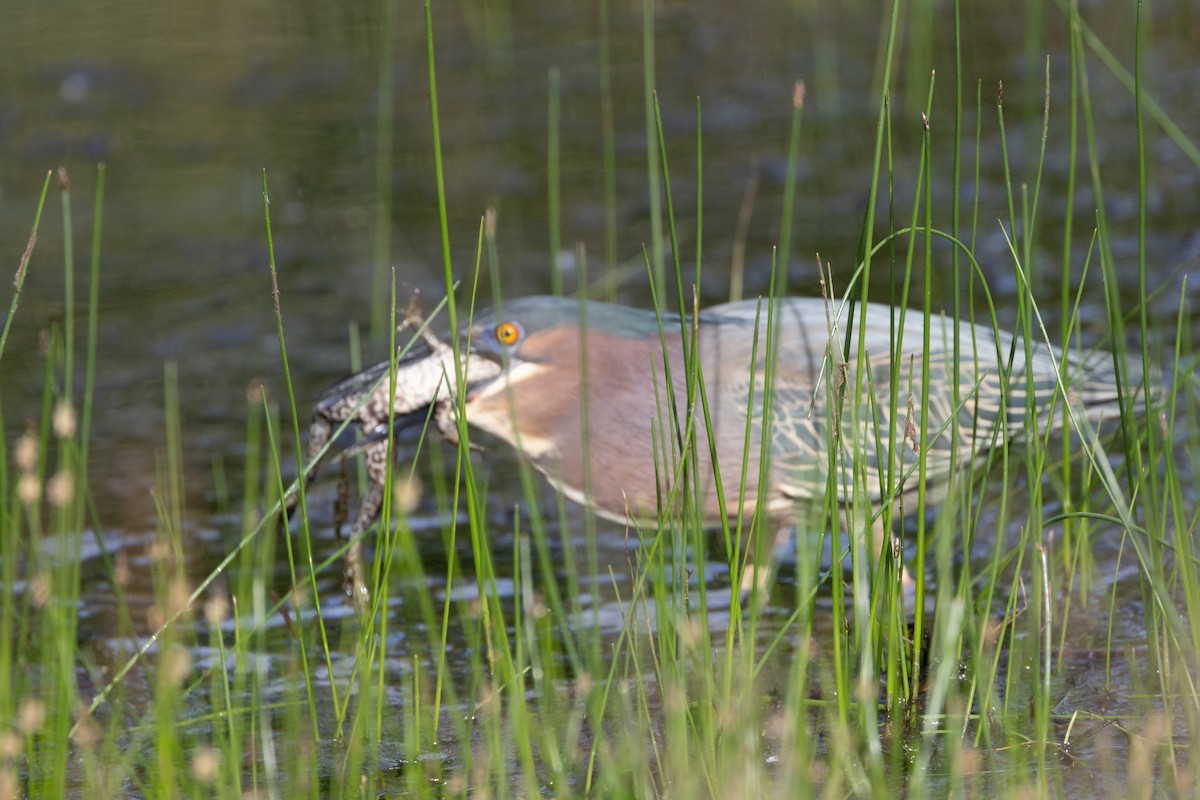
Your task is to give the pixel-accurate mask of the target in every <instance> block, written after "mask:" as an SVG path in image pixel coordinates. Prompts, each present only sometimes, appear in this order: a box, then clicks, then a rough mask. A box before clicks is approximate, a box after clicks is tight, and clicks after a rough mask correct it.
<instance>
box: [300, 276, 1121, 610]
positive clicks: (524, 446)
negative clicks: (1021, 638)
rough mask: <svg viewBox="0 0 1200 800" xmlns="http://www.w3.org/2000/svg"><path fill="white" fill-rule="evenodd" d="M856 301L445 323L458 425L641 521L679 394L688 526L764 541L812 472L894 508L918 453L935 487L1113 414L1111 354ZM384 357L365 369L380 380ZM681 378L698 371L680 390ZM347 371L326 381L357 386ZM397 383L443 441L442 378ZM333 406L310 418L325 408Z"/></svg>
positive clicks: (563, 310)
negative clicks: (456, 338) (752, 525)
mask: <svg viewBox="0 0 1200 800" xmlns="http://www.w3.org/2000/svg"><path fill="white" fill-rule="evenodd" d="M861 310H862V307H861V306H859V307H857V309H856V310H855V312H854V313H853V315H851V314H850V313H849V312H848V311H847V309H846V307H844V306H843V307H835V305H834V304H832V303H827V302H826V301H824V300H822V299H819V298H788V299H782V300H776V301H773V302H772V301H763V302H761V303H760V302H757V301H746V302H739V303H730V304H726V305H719V306H714V307H711V308H707V309H705V310H703V311H700V312H699V314H698V315H697V316H696V317H695V319H694V320H693V319H691V318H685V319H682V320H681V318H680V317H678V316H675V315H666V314H664V315H658V314H656V313H655V312H653V311H644V310H638V309H633V308H628V307H624V306H619V305H609V304H605V303H598V302H580V301H578V300H574V299H569V298H560V297H528V298H522V299H518V300H513V301H509V302H507V303H505V304H504V305H503V308H502V309H500V308H497V309H492V310H489V311H486V312H484V313H482V314H479V315H477V316H476V317H475V318H474V320H473V321H472V322H471V324H470V327H469V328H468V329H466V330H464V331H463V334H462V337H461V342H460V343H461V344H462V345H463V346H465V347H467V348H468V350H467V353H468V360H467V362H466V380H465V383H466V389H467V391H466V396H465V405H464V410H465V416H466V422H467V423H468V424H469V425H470V426H472V427H473V428H477V429H480V430H482V431H486V432H487V433H489V434H492V435H494V436H496V437H498V438H500V439H502V440H504V441H506V442H508V443H509V444H511V445H512V446H513V447H514V448H516V449H517V450H518V451H519V452H520V453H521V454H522V455H523V456H524V457H525V458H526V459H527V460H528V461H529V463H531V464H532V465H533V466H534V467H535V468H536V469H537V470H538V471H539V472H541V473H542V474H543V475H544V476H545V477H546V478H547V479H548V480H549V482H550V483H551V484H552V485H553V486H554V487H555V488H556V489H557V490H558V491H560V492H562V493H563V494H564V495H565V496H566V497H568V498H570V499H571V500H574V501H576V502H578V503H581V504H583V505H585V506H587V507H588V508H590V509H592V510H594V511H595V512H596V513H597V514H599V515H600V516H602V517H605V518H608V519H612V520H616V521H618V522H626V521H627V520H629V519H631V518H633V519H637V520H641V521H643V522H649V523H650V524H653V523H654V522H655V521H656V520H655V514H656V511H657V509H658V508H659V507H660V498H661V497H664V496H668V495H664V494H663V492H664V490H668V491H669V490H670V488H671V485H672V482H673V481H674V480H676V479H677V478H678V474H677V473H676V472H675V466H674V465H675V464H676V463H678V458H679V456H678V454H679V452H680V451H679V446H680V443H681V442H682V441H683V439H682V437H680V436H679V435H678V433H677V432H678V431H680V430H686V429H687V428H688V425H689V423H688V421H687V420H686V419H685V411H686V404H687V398H688V397H689V396H690V397H693V398H695V404H694V406H693V407H694V409H695V411H694V413H695V430H696V435H695V439H694V441H695V442H696V443H697V444H696V448H697V451H696V454H695V455H696V457H695V458H694V460H693V461H692V463H693V464H694V465H695V469H696V473H695V474H694V475H693V476H692V480H694V481H696V483H695V484H693V485H695V486H698V487H700V489H699V492H700V493H699V496H697V497H694V498H693V502H694V503H695V504H696V506H697V507H698V509H699V515H700V521H701V522H702V523H703V524H704V525H705V526H710V527H718V526H720V525H721V523H722V521H723V517H724V518H725V519H728V520H730V523H731V524H730V527H731V528H734V527H735V526H736V522H737V520H738V519H739V517H740V518H741V519H742V520H743V521H748V520H749V519H750V515H752V514H753V513H754V511H755V509H756V508H757V509H759V510H761V511H762V512H764V513H765V515H766V516H767V518H768V519H769V521H770V522H771V523H772V524H773V525H774V527H775V530H776V532H777V533H776V541H775V543H774V545H773V546H772V549H771V552H773V551H774V547H775V546H777V545H778V544H779V543H780V534H781V533H782V532H784V531H788V532H790V529H791V527H792V526H793V525H794V523H795V521H796V519H797V513H798V512H797V509H798V508H803V507H805V506H806V505H807V506H809V507H811V506H813V505H815V504H819V503H821V502H822V501H823V499H824V498H825V497H826V496H827V491H828V489H829V487H830V481H831V479H832V481H833V485H834V487H835V488H834V492H835V493H836V495H837V497H838V499H839V501H840V502H842V503H849V502H850V497H849V496H848V494H849V493H850V492H851V491H853V492H854V493H855V494H856V496H858V497H860V498H863V499H866V500H867V501H869V502H870V503H871V504H873V505H874V507H875V508H876V509H878V508H880V507H882V506H883V505H884V504H885V503H886V502H887V501H889V500H890V501H891V502H893V503H895V504H896V505H898V506H900V507H901V508H904V509H907V510H909V511H910V512H911V511H915V510H916V509H915V505H916V497H917V489H918V484H919V481H918V476H919V475H920V473H919V472H918V471H917V469H916V467H915V465H916V464H917V462H918V456H917V452H918V451H919V448H924V454H925V464H924V480H925V486H926V487H927V488H928V489H929V490H930V491H931V492H933V493H934V495H935V496H936V494H938V493H939V492H944V490H945V487H946V486H947V485H948V484H949V483H950V482H951V479H952V477H953V476H952V470H956V469H966V468H967V467H968V466H970V465H971V464H973V463H976V462H978V461H979V460H980V459H981V458H983V457H985V456H986V455H987V453H988V452H989V451H990V450H992V449H995V448H998V447H1002V446H1004V445H1005V444H1006V443H1008V442H1010V441H1013V440H1014V439H1016V438H1018V437H1021V436H1024V435H1025V434H1026V432H1027V431H1028V430H1029V425H1030V422H1031V421H1036V423H1037V426H1038V430H1039V432H1044V431H1045V430H1046V428H1047V427H1048V426H1051V427H1061V426H1063V425H1064V420H1065V418H1066V417H1067V416H1068V415H1069V416H1074V417H1075V418H1076V419H1078V420H1082V419H1087V420H1090V421H1091V422H1093V423H1095V422H1096V421H1098V420H1099V419H1100V418H1101V417H1104V416H1108V417H1113V416H1116V415H1117V413H1118V398H1119V392H1118V384H1117V378H1116V374H1115V371H1114V368H1113V359H1112V355H1111V354H1099V353H1093V354H1088V355H1077V354H1071V355H1069V356H1067V357H1065V358H1064V356H1063V355H1062V354H1061V353H1059V352H1058V351H1056V350H1054V349H1052V348H1050V347H1049V346H1047V345H1044V344H1034V343H1026V342H1024V341H1023V340H1022V339H1021V338H1020V337H1014V336H1013V335H1011V334H1009V333H1005V332H1003V331H1000V332H996V331H993V329H992V328H990V327H985V326H981V325H971V324H967V323H964V322H960V321H958V320H954V319H949V318H947V317H945V316H940V315H936V316H931V317H930V318H929V330H928V334H929V335H928V357H927V358H925V357H923V355H922V354H923V352H924V348H925V334H926V330H925V322H926V320H925V317H924V315H923V314H920V313H917V312H908V313H907V314H903V313H902V312H901V311H900V310H899V309H894V308H892V307H890V306H885V305H877V304H867V305H866V308H865V324H862V323H861V320H860V317H859V311H861ZM847 335H848V336H849V341H848V342H847ZM433 342H434V344H433V346H432V349H433V350H434V351H435V352H434V353H433V354H432V355H430V356H427V357H426V358H425V361H424V362H419V363H421V364H422V365H421V367H420V369H421V370H422V373H421V374H427V373H428V372H429V360H430V359H434V361H435V362H436V364H437V367H438V370H439V371H440V370H442V369H443V366H444V368H445V373H444V374H453V366H452V352H451V351H450V349H449V347H448V345H445V344H442V343H440V342H438V341H437V340H433ZM689 342H690V344H689ZM956 345H957V347H956ZM860 347H861V348H862V352H863V353H864V354H865V355H864V356H863V357H862V360H861V362H860V357H859V355H858V353H859V349H860ZM688 348H692V352H693V353H694V362H693V363H694V364H695V365H696V369H693V370H691V371H689V369H688V368H687V367H688V365H687V363H686V361H685V352H686V351H687V350H688ZM956 351H957V352H956ZM847 355H848V358H847ZM860 363H861V364H862V365H863V366H865V369H858V368H857V365H859V364H860ZM386 369H387V365H386V364H384V365H379V366H377V367H375V368H373V372H372V371H368V372H369V374H371V375H374V376H379V375H381V374H382V375H384V376H386ZM404 369H408V367H402V370H404ZM413 369H416V367H414V368H413ZM366 374H368V373H364V375H366ZM413 374H416V373H415V372H414V373H413ZM689 374H690V375H692V376H698V378H699V379H700V380H702V387H701V386H700V385H699V382H696V383H695V384H694V385H693V391H692V394H691V395H689V387H688V382H689ZM356 380H357V382H355V381H356ZM926 380H927V381H928V389H927V393H926V392H925V390H924V389H923V387H924V383H925V381H926ZM364 383H365V381H364V379H363V378H358V379H351V381H350V382H349V383H347V384H345V385H348V386H352V387H357V388H358V389H360V390H361V389H362V387H363V386H364ZM415 385H416V384H415V383H410V378H409V377H408V374H407V373H406V372H404V371H400V372H398V373H397V387H396V392H397V396H396V397H395V398H394V399H393V406H394V413H395V414H397V415H399V414H400V413H401V412H406V411H409V410H411V409H412V408H414V407H416V406H423V407H426V408H427V407H428V405H429V404H431V403H432V404H434V405H438V406H440V409H441V411H442V412H444V413H439V415H438V416H439V418H440V420H441V423H440V425H439V427H440V428H441V429H442V430H443V432H444V433H447V434H449V435H450V436H451V437H453V436H454V435H455V434H454V422H453V413H454V412H453V401H452V399H451V398H450V396H449V395H450V393H449V392H446V391H445V390H444V387H445V381H444V380H442V381H441V382H439V384H438V388H437V389H433V388H432V386H431V387H430V388H429V389H422V390H417V389H414V388H413V387H414V386H415ZM339 386H342V385H339ZM406 386H407V387H408V388H407V389H406V388H405V387H406ZM700 388H702V390H703V391H702V392H699V393H697V392H696V389H700ZM402 390H405V391H406V392H407V394H405V396H404V397H403V398H401V397H400V395H401V393H402ZM386 391H387V387H386V378H385V380H384V383H383V388H382V389H380V390H377V393H378V392H383V394H381V395H380V398H379V401H373V406H374V411H372V412H371V413H372V416H371V419H370V420H367V419H365V418H364V419H362V420H360V421H361V422H362V424H363V426H364V428H369V427H370V426H371V425H373V426H375V429H376V430H377V431H382V432H385V431H386V429H385V428H384V427H383V422H384V420H386V418H387V408H386V406H387V395H386ZM1030 393H1032V399H1030V396H1029V394H1030ZM329 396H331V397H332V398H334V399H335V400H337V401H338V402H339V403H342V404H343V406H348V404H349V403H351V402H353V401H357V400H358V399H360V397H361V396H362V395H361V393H359V394H356V393H355V392H353V391H347V390H341V391H339V389H338V387H334V389H333V390H331V392H330V393H329ZM414 397H415V399H414ZM922 397H927V402H925V403H924V405H926V406H927V407H928V408H927V413H922V412H923V408H922V405H923V403H922ZM1064 398H1065V400H1066V402H1064ZM368 405H372V404H368ZM360 407H361V406H360ZM1064 407H1065V408H1067V409H1070V411H1069V414H1068V412H1064ZM1027 409H1032V414H1033V420H1030V419H1029V418H1028V414H1029V411H1028V410H1027ZM342 411H343V412H345V413H342V414H337V413H334V414H328V415H327V416H328V417H329V418H330V419H333V420H335V421H336V420H337V419H344V418H345V416H346V414H347V413H348V412H346V411H345V408H343V409H342ZM922 423H923V424H924V430H925V434H924V435H922V434H921V432H920V426H921V425H922ZM325 424H326V426H327V425H328V421H326V423H325ZM676 425H678V426H679V427H675V426H676ZM316 428H317V426H316V425H314V431H315V430H316ZM710 432H711V433H710ZM710 436H711V440H710V438H709V437H710ZM327 438H328V427H326V428H325V431H324V439H327ZM324 439H320V440H319V444H322V445H323V444H324ZM764 439H765V445H764ZM312 441H313V442H318V439H317V437H314V438H313V440H312ZM709 441H711V443H712V444H711V448H710V445H709ZM379 450H380V452H381V453H384V454H383V455H382V456H381V455H380V454H379V453H377V454H376V455H377V457H376V458H375V459H374V463H375V468H374V469H373V470H372V472H373V473H375V472H378V473H379V474H378V475H377V476H374V475H373V477H375V478H376V482H377V484H379V488H381V486H382V481H383V469H384V468H385V467H386V461H383V460H381V458H386V454H385V451H383V450H382V448H379ZM673 453H674V456H673V455H672V454H673ZM718 474H719V476H720V477H719V479H718V477H717V475H718ZM855 487H857V488H856V489H855ZM376 494H377V493H376ZM377 500H378V497H376V498H375V500H374V501H373V500H372V499H371V498H368V499H367V500H365V501H364V505H363V509H362V512H361V514H360V522H359V526H360V527H365V525H366V524H369V522H370V521H371V519H372V518H373V517H374V515H375V513H376V512H377V510H378V502H377ZM372 504H373V505H374V507H371V506H372ZM879 536H880V534H879V532H878V531H876V542H875V545H876V546H877V547H881V546H882V544H883V542H882V541H879ZM751 572H753V570H749V569H747V570H746V575H747V579H746V580H745V581H743V589H746V588H753V585H755V584H756V583H757V584H761V583H762V580H763V578H762V576H763V575H766V574H769V571H763V572H762V573H760V574H759V577H758V579H757V580H756V579H755V578H753V577H749V576H750V573H751Z"/></svg>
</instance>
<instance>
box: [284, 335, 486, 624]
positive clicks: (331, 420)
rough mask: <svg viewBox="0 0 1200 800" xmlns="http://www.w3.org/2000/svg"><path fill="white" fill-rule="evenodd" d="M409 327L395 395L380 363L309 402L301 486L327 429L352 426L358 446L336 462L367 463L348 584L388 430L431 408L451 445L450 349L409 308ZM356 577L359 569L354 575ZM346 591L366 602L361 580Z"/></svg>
mask: <svg viewBox="0 0 1200 800" xmlns="http://www.w3.org/2000/svg"><path fill="white" fill-rule="evenodd" d="M413 328H415V329H416V330H417V331H418V333H419V336H420V339H421V341H419V342H416V343H414V347H413V348H412V349H411V350H410V351H409V352H407V353H405V354H404V355H403V356H402V357H401V358H400V359H399V360H398V361H397V362H396V376H395V391H394V392H391V391H389V385H390V380H389V372H390V371H391V363H390V362H388V361H384V362H382V363H379V364H375V365H374V366H371V367H368V368H366V369H364V370H363V371H362V372H359V373H356V374H354V375H351V376H350V377H348V378H346V379H344V380H342V381H340V382H338V383H336V384H334V385H333V386H331V387H329V388H328V389H326V390H325V391H323V392H322V393H321V394H320V395H318V397H317V399H316V404H315V406H314V409H313V421H312V425H311V426H310V427H309V434H308V457H307V461H308V472H307V474H306V476H305V481H306V485H307V484H311V483H312V481H313V479H314V478H315V477H316V472H317V462H318V460H319V458H320V457H321V456H322V455H324V451H325V450H326V449H327V446H328V444H329V440H330V438H331V437H332V436H333V434H334V431H336V430H337V429H338V428H339V427H341V426H342V425H343V424H344V423H346V422H347V421H351V422H353V423H356V424H357V425H358V428H359V430H360V431H361V433H362V435H363V441H362V442H361V443H359V444H358V445H356V446H354V447H352V448H350V449H348V450H347V451H346V452H345V453H343V454H342V455H341V456H340V457H344V456H345V455H349V454H352V453H359V452H361V453H362V454H363V455H364V457H365V458H366V464H367V477H368V479H369V486H368V488H367V491H366V492H365V494H364V495H363V497H362V499H361V501H360V504H359V509H358V515H357V517H356V518H355V520H354V525H353V527H352V528H351V529H350V538H351V540H352V542H353V544H352V545H351V553H350V556H349V560H350V562H351V564H350V566H349V567H348V568H347V577H348V579H353V578H355V577H357V576H353V574H352V573H353V572H355V571H359V570H355V567H354V565H353V561H354V560H355V557H356V555H358V554H359V553H360V552H361V546H360V544H359V542H360V539H361V534H362V533H363V532H364V531H366V529H367V528H368V527H370V525H371V523H372V522H374V521H375V518H376V517H377V516H378V515H379V511H380V508H381V507H382V506H383V498H384V492H385V491H386V490H387V483H386V481H387V467H388V431H389V429H390V428H391V426H392V425H394V424H395V425H399V424H403V423H405V422H408V421H410V420H414V419H424V418H425V415H426V414H427V413H429V410H430V407H432V416H433V421H434V424H435V425H436V427H437V429H438V431H439V432H440V433H441V434H442V435H443V436H444V437H445V438H446V439H447V440H449V441H451V442H457V441H458V428H457V424H456V420H455V414H454V404H455V396H456V393H455V392H454V391H453V389H452V388H451V387H452V386H454V384H455V380H454V375H455V356H454V348H453V347H452V346H451V345H450V344H448V343H446V342H444V341H442V340H441V339H439V338H438V337H437V336H436V335H434V334H433V333H432V332H430V331H429V330H428V329H427V328H425V327H424V326H423V323H422V321H421V319H420V317H419V316H417V315H416V314H415V312H413V311H410V312H409V315H408V318H407V319H406V320H405V322H404V324H403V325H402V327H401V329H402V330H404V329H413ZM461 358H463V359H465V360H466V363H465V365H464V367H465V368H466V369H467V370H468V371H469V373H470V379H471V382H475V381H478V380H488V379H491V378H494V377H496V376H497V375H499V374H500V365H499V364H497V363H496V362H495V361H491V360H488V359H485V358H481V357H479V356H475V355H470V354H468V355H464V356H461ZM298 497H299V493H298V492H296V493H294V494H292V495H291V496H290V497H289V499H288V508H289V510H291V509H292V508H293V507H294V506H295V503H296V501H297V498H298ZM359 572H360V571H359ZM352 582H353V586H352V587H351V588H350V592H351V594H352V595H354V596H355V598H356V600H362V599H365V597H366V590H365V587H364V586H363V585H362V582H361V580H356V579H355V580H352Z"/></svg>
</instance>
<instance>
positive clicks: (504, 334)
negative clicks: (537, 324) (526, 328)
mask: <svg viewBox="0 0 1200 800" xmlns="http://www.w3.org/2000/svg"><path fill="white" fill-rule="evenodd" d="M520 338H521V329H520V328H518V327H517V326H516V325H514V324H512V323H511V322H501V323H500V324H499V325H497V326H496V341H498V342H500V344H502V345H504V346H505V347H512V346H513V345H514V344H516V343H517V341H518V340H519V339H520Z"/></svg>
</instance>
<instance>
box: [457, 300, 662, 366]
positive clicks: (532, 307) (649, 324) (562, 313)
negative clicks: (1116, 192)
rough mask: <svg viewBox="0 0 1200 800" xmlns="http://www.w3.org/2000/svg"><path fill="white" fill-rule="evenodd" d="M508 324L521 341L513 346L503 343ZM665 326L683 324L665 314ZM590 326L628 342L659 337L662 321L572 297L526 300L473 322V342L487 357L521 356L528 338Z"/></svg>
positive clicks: (493, 310)
mask: <svg viewBox="0 0 1200 800" xmlns="http://www.w3.org/2000/svg"><path fill="white" fill-rule="evenodd" d="M505 323H511V324H512V325H514V326H516V330H517V333H518V338H517V341H516V342H515V343H513V344H512V345H511V346H510V345H508V344H506V343H505V342H503V341H502V340H501V338H500V337H501V334H502V328H503V326H504V324H505ZM662 324H663V325H664V326H673V327H668V328H667V329H668V330H672V329H674V327H677V326H678V324H679V321H678V317H676V316H674V315H670V314H664V315H663V319H662ZM584 325H586V326H587V327H588V328H590V329H594V330H600V331H604V332H605V333H609V334H613V335H616V336H621V337H624V338H628V339H645V338H650V337H655V338H657V336H658V319H657V317H656V316H655V314H654V312H653V311H646V310H643V309H639V308H629V307H628V306H618V305H612V304H609V303H597V302H593V301H588V302H586V303H584V304H583V305H581V304H580V302H579V300H577V299H575V298H572V297H551V296H537V297H522V298H519V299H516V300H510V301H508V302H506V303H504V306H503V309H502V310H501V309H496V308H490V309H488V310H486V311H484V312H482V313H480V314H477V315H476V316H475V318H474V319H473V320H472V322H471V343H472V347H473V348H474V349H475V351H476V352H477V353H479V354H480V355H483V356H485V357H490V358H495V359H496V360H500V359H501V358H503V357H505V356H508V357H510V358H511V357H518V358H519V357H520V351H521V344H522V342H523V341H525V340H526V339H529V338H532V337H534V336H537V335H538V334H539V333H543V332H545V331H549V330H551V329H553V328H558V327H563V326H569V327H573V328H578V327H581V326H584Z"/></svg>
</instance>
